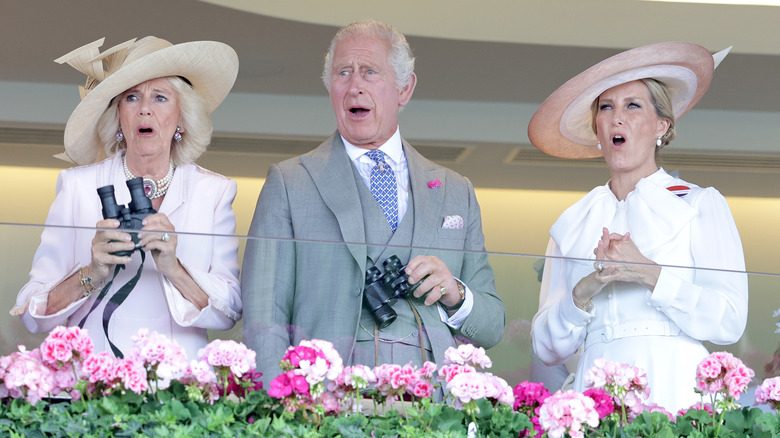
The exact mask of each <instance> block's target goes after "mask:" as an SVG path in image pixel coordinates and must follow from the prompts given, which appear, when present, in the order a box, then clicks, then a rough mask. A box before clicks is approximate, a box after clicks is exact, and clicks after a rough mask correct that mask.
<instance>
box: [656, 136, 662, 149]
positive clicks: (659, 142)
mask: <svg viewBox="0 0 780 438" xmlns="http://www.w3.org/2000/svg"><path fill="white" fill-rule="evenodd" d="M655 145H656V146H658V147H661V137H658V140H656V141H655Z"/></svg>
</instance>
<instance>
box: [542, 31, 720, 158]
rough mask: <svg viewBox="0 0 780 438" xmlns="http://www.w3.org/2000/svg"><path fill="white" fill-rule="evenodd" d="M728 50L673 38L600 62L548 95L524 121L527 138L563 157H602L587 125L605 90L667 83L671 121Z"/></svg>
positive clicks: (704, 86) (707, 80)
mask: <svg viewBox="0 0 780 438" xmlns="http://www.w3.org/2000/svg"><path fill="white" fill-rule="evenodd" d="M730 49H731V47H729V48H728V49H726V50H723V51H721V52H718V53H716V54H715V55H712V54H711V53H710V52H709V50H707V49H706V48H704V47H702V46H700V45H697V44H692V43H687V42H681V41H675V42H665V43H657V44H651V45H648V46H643V47H638V48H636V49H631V50H628V51H625V52H622V53H618V54H617V55H615V56H612V57H610V58H607V59H605V60H604V61H601V62H599V63H598V64H596V65H594V66H593V67H591V68H589V69H587V70H585V71H584V72H582V73H580V74H578V75H577V76H575V77H573V78H572V79H570V80H569V81H568V82H566V83H565V84H563V85H561V87H560V88H558V89H557V90H555V92H553V93H552V94H551V95H550V97H548V98H547V99H546V100H545V101H544V102H543V103H542V105H541V106H540V107H539V109H537V110H536V113H535V114H534V116H533V117H532V118H531V122H530V123H529V124H528V138H529V139H530V140H531V143H532V144H533V145H534V146H536V147H537V148H539V149H540V150H541V151H542V152H544V153H546V154H549V155H553V156H556V157H562V158H594V157H599V156H601V155H602V154H601V151H600V150H598V148H597V147H596V144H597V143H598V140H597V139H596V134H594V133H593V129H592V127H591V117H592V116H591V104H592V103H593V101H594V100H595V99H596V98H597V97H598V96H600V95H601V93H603V92H604V91H606V90H608V89H610V88H612V87H615V86H617V85H620V84H624V83H626V82H631V81H635V80H638V79H644V78H653V79H656V80H658V81H661V82H663V83H664V84H666V87H667V89H668V90H669V94H670V97H671V99H672V108H673V110H674V117H675V119H679V118H680V117H682V115H683V114H685V113H686V112H687V111H688V110H690V109H691V108H693V107H694V105H696V103H698V102H699V99H701V98H702V96H704V93H705V92H706V91H707V88H709V86H710V82H711V81H712V74H713V71H714V70H715V67H717V65H718V63H720V61H722V60H723V58H725V56H726V54H728V51H729V50H730Z"/></svg>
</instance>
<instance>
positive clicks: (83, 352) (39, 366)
mask: <svg viewBox="0 0 780 438" xmlns="http://www.w3.org/2000/svg"><path fill="white" fill-rule="evenodd" d="M133 341H134V343H133V346H132V347H131V350H130V351H129V353H128V355H127V357H125V358H117V357H114V356H113V355H112V354H111V353H109V352H100V353H95V351H94V344H93V342H92V340H91V338H90V337H89V334H88V332H87V331H86V330H83V329H80V328H78V327H69V328H66V327H56V328H54V329H53V330H52V331H51V332H50V333H49V335H48V336H47V337H46V339H45V340H44V341H43V342H42V343H41V346H40V348H36V349H34V350H32V351H27V350H26V349H25V348H24V347H21V346H20V347H19V351H18V352H16V353H12V354H10V355H8V356H4V357H0V398H5V397H12V398H25V399H27V400H28V401H29V402H31V403H36V402H37V401H38V400H40V399H41V398H42V397H46V396H52V395H58V394H60V393H62V392H68V393H69V394H70V396H71V397H73V398H74V399H78V398H80V397H81V396H82V395H83V394H82V392H81V391H82V390H84V391H85V394H86V395H88V396H101V395H108V394H110V393H112V392H114V391H122V392H124V391H132V392H135V393H137V394H144V393H146V392H147V391H150V390H152V389H164V388H167V387H168V386H169V385H170V382H171V381H173V380H180V381H181V382H182V383H184V384H185V385H191V386H192V388H189V387H188V394H195V393H197V394H195V395H197V396H196V397H194V398H193V399H198V400H208V401H210V402H213V401H214V400H216V399H218V398H219V393H218V391H217V389H218V386H217V383H216V374H215V372H214V369H217V370H219V369H220V368H226V369H227V370H228V372H227V375H228V376H229V377H230V379H229V380H231V379H232V380H231V381H232V382H233V383H238V384H240V386H241V387H242V388H244V389H246V388H247V387H254V388H256V387H257V386H258V385H259V384H256V383H254V382H253V381H251V380H252V379H256V378H257V377H258V376H257V373H254V370H253V369H251V368H250V369H247V366H251V367H254V366H255V365H254V357H255V355H254V352H251V350H248V349H247V348H246V347H245V346H243V345H242V344H237V343H232V344H231V343H230V342H227V343H226V342H224V341H215V342H216V344H215V345H209V346H206V348H205V349H204V350H206V351H221V350H227V351H231V352H232V353H225V354H223V355H217V357H220V358H221V359H220V360H219V361H218V362H219V363H211V362H210V360H211V359H210V358H209V357H205V358H204V359H203V360H198V361H192V362H191V363H189V364H188V363H187V357H186V354H185V352H184V349H183V348H181V347H180V346H178V345H177V344H176V343H175V342H172V341H170V340H168V339H167V338H166V337H165V336H163V335H160V334H158V333H155V332H152V333H149V331H148V330H146V329H141V330H139V332H138V335H137V336H134V337H133ZM231 342H232V341H231ZM231 354H232V359H226V358H228V357H231ZM242 354H243V355H244V357H238V356H241V355H242ZM215 362H217V361H216V360H215ZM227 362H229V363H230V365H227V366H225V364H226V363H227ZM232 370H236V371H241V372H242V376H243V377H241V378H239V377H235V375H234V374H232V373H233V371H232ZM241 379H244V380H243V381H242V380H241ZM247 382H250V383H247ZM77 388H78V389H77ZM190 389H193V390H194V392H191V391H190ZM232 392H234V393H236V394H238V395H239V396H243V392H238V391H232ZM226 393H231V389H230V388H229V387H228V388H227V391H226ZM204 395H205V397H204Z"/></svg>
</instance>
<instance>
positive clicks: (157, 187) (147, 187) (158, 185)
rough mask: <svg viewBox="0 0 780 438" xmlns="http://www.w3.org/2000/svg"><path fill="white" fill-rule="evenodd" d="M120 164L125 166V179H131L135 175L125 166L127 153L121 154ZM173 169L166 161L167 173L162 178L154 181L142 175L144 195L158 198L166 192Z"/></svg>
mask: <svg viewBox="0 0 780 438" xmlns="http://www.w3.org/2000/svg"><path fill="white" fill-rule="evenodd" d="M122 164H123V165H124V167H125V179H127V180H131V179H133V178H135V177H136V176H135V175H133V172H130V168H129V167H127V155H122ZM175 169H176V168H175V167H173V163H168V173H166V174H165V176H164V177H163V179H161V180H159V181H157V182H154V180H153V179H151V178H147V177H144V192H145V193H146V196H148V197H149V199H155V198H159V197H161V196H164V195H165V193H167V192H168V187H170V185H171V180H172V179H173V171H174V170H175Z"/></svg>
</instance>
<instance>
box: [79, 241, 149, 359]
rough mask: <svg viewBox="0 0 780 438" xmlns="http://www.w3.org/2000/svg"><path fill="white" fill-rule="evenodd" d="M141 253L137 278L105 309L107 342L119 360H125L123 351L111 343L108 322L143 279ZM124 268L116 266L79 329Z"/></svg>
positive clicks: (104, 323) (143, 254)
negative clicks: (139, 280)
mask: <svg viewBox="0 0 780 438" xmlns="http://www.w3.org/2000/svg"><path fill="white" fill-rule="evenodd" d="M140 253H141V266H139V267H138V271H137V272H136V273H135V276H134V277H133V278H131V279H130V281H128V282H127V283H125V285H124V286H122V287H120V288H119V290H118V291H116V293H115V294H114V295H113V296H112V297H111V298H110V299H109V300H108V303H106V307H105V308H104V309H103V333H105V335H106V340H108V345H109V347H111V352H112V353H114V356H116V357H118V358H123V357H125V356H124V354H122V350H120V349H119V348H117V346H116V345H114V343H113V342H111V339H110V338H109V337H108V322H109V321H110V320H111V315H113V314H114V311H115V310H116V309H117V308H118V307H119V306H120V305H122V303H124V302H125V300H126V299H127V296H128V295H130V291H132V290H133V288H134V287H135V285H136V283H138V279H140V278H141V272H143V270H144V261H145V260H146V254H145V253H144V252H143V251H140ZM124 268H125V265H116V268H114V275H113V277H111V280H110V281H109V282H108V283H106V285H105V286H103V289H102V290H101V291H100V294H98V297H97V299H96V300H95V302H94V303H92V308H90V309H89V312H87V314H86V315H85V316H84V318H83V319H82V320H81V322H79V328H84V323H85V322H87V318H88V317H89V315H91V314H92V311H93V310H95V308H96V307H97V306H98V305H100V302H101V301H102V300H103V298H105V296H106V294H107V293H108V290H109V289H110V288H111V284H113V283H114V279H116V276H117V274H119V270H120V269H124Z"/></svg>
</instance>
